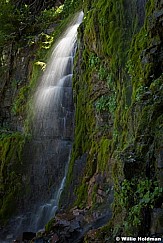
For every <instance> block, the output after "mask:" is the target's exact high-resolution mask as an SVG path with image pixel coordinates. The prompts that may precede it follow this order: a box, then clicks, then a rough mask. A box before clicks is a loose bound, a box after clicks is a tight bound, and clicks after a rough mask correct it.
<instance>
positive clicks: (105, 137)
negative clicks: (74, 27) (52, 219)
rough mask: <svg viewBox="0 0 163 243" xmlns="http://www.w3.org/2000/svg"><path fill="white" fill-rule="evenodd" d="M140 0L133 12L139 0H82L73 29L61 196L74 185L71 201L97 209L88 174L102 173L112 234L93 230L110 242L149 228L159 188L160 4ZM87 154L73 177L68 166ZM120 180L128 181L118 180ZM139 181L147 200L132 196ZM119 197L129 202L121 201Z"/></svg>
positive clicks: (95, 195)
mask: <svg viewBox="0 0 163 243" xmlns="http://www.w3.org/2000/svg"><path fill="white" fill-rule="evenodd" d="M145 3H146V1H141V4H142V5H141V6H142V9H141V11H138V9H140V1H135V2H134V3H133V2H132V3H131V1H127V0H125V1H100V0H99V1H93V2H91V3H90V2H89V3H88V1H85V3H84V12H85V18H84V21H83V24H82V25H81V27H80V29H79V38H80V40H79V47H78V52H77V56H76V62H75V69H74V79H73V84H74V86H73V88H74V95H75V96H74V101H75V109H76V116H75V139H74V145H73V150H72V156H71V160H70V167H69V171H68V177H67V184H66V189H65V192H64V198H66V191H67V190H69V189H68V188H69V187H71V188H72V185H73V188H74V191H75V195H74V197H73V198H72V197H68V198H67V199H68V200H69V203H70V204H73V203H75V205H77V206H79V207H86V206H88V205H89V206H90V205H91V207H92V209H93V208H96V206H97V205H98V208H100V206H99V204H98V203H97V194H98V189H99V188H98V186H99V184H98V183H97V182H95V184H93V183H94V182H93V183H92V181H94V178H95V177H96V175H99V174H103V175H104V174H105V175H106V184H105V183H103V184H101V185H100V186H102V190H104V191H105V190H106V188H107V189H108V188H110V186H111V185H112V184H114V202H113V205H114V207H113V217H112V220H111V221H110V222H109V224H108V225H107V226H106V228H107V229H108V232H110V233H107V232H103V230H102V229H101V230H99V232H98V234H99V235H98V237H99V238H100V234H101V237H102V239H103V240H104V239H109V242H112V241H111V238H112V239H113V237H114V236H116V235H125V234H129V235H130V234H131V235H132V233H134V235H136V236H137V235H139V233H143V234H148V233H149V232H150V219H149V218H150V210H149V208H150V207H151V208H152V207H154V206H155V205H156V204H157V205H158V204H159V200H160V199H159V198H161V193H162V192H161V189H160V188H161V186H162V180H161V179H160V178H161V174H162V172H160V171H162V169H161V168H162V167H160V166H161V165H162V162H161V161H162V159H161V158H162V147H161V142H160V140H161V138H162V135H161V134H162V121H161V118H162V112H161V111H162V97H163V95H162V90H163V89H162V88H163V87H162V71H163V70H162V62H163V60H162V55H161V53H162V47H161V46H162V44H163V43H162V32H161V23H162V20H161V16H162V12H161V11H162V10H161V3H159V1H156V0H155V1H148V2H147V3H146V6H145ZM159 138H160V140H159ZM85 153H86V154H87V159H86V163H85V165H84V167H83V168H82V176H81V178H80V180H77V178H76V176H75V173H74V172H75V170H74V167H73V166H74V165H75V161H77V160H78V159H80V158H81V157H82V156H83V154H85ZM110 168H111V171H112V173H111V175H110ZM160 169H161V170H160ZM108 176H110V179H109V180H107V177H108ZM126 180H127V183H128V185H129V187H127V186H126V187H123V183H124V182H125V181H126ZM76 181H77V183H75V182H76ZM156 181H158V182H157V183H156ZM132 183H135V184H137V185H138V188H135V187H134V186H131V185H132ZM143 183H146V184H148V183H149V184H150V183H151V184H150V186H149V187H148V189H149V190H148V191H150V192H151V194H150V195H148V196H149V197H148V196H147V195H146V193H147V192H145V191H143V193H144V194H143V195H141V196H142V198H144V197H145V199H142V198H137V199H136V200H135V199H134V198H133V197H134V196H133V194H134V191H135V190H136V191H138V190H139V189H140V188H143V185H144V184H143ZM149 184H148V185H149ZM130 187H131V188H132V189H131V191H132V193H131V191H130V190H128V189H129V188H130ZM127 188H128V189H127ZM140 190H143V189H140ZM157 190H158V191H159V192H158V191H157ZM106 191H107V190H106ZM106 191H105V192H106ZM129 191H130V192H129ZM123 192H124V195H123V196H122V195H121V193H122V194H123ZM157 192H158V194H157ZM130 193H131V198H130V199H129V198H128V196H129V194H130ZM152 193H153V194H152ZM156 194H157V196H156ZM119 195H121V196H122V199H120V198H119ZM154 195H155V196H154ZM125 197H126V198H128V205H123V206H122V204H123V203H122V201H123V199H125ZM157 197H158V198H157ZM139 200H140V201H141V200H146V204H144V205H142V204H141V205H140V204H139ZM104 201H105V200H104ZM104 201H103V202H102V203H101V204H103V205H104V204H105V203H106V201H107V199H106V201H105V202H104ZM147 201H148V202H147ZM107 203H108V204H107ZM107 203H106V204H107V205H108V208H109V203H110V202H107ZM159 207H160V205H159ZM147 215H149V217H148V216H147ZM134 217H135V218H134ZM134 220H135V221H134ZM131 221H133V223H132V224H131V227H129V224H130V222H131ZM144 222H147V223H146V227H144V226H143V225H144ZM100 232H101V233H100ZM109 234H111V237H110V236H109ZM85 241H86V242H87V237H86V239H85Z"/></svg>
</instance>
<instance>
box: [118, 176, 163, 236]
mask: <svg viewBox="0 0 163 243" xmlns="http://www.w3.org/2000/svg"><path fill="white" fill-rule="evenodd" d="M162 192H163V188H160V187H158V184H157V182H152V181H150V180H149V179H147V178H146V179H144V180H140V181H138V180H136V179H132V180H131V181H128V180H124V181H123V182H122V185H121V190H120V191H119V192H115V197H116V200H118V202H119V205H120V207H121V208H122V209H124V208H125V209H126V218H125V221H124V224H123V225H124V230H125V232H126V233H128V234H130V233H133V232H132V230H133V229H134V228H136V227H139V226H141V223H142V219H143V216H142V211H143V209H144V208H153V207H154V203H155V201H156V200H157V199H158V198H159V197H160V196H161V194H162Z"/></svg>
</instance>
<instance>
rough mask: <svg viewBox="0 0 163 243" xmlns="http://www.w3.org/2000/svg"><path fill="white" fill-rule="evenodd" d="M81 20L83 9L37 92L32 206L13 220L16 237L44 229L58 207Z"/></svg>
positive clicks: (32, 145)
mask: <svg viewBox="0 0 163 243" xmlns="http://www.w3.org/2000/svg"><path fill="white" fill-rule="evenodd" d="M82 19H83V12H80V13H78V14H77V15H76V17H75V18H74V20H73V21H72V22H71V24H70V26H69V27H68V29H67V30H66V32H65V33H64V34H63V36H62V37H61V38H60V40H59V41H58V43H57V44H56V45H55V47H54V49H53V51H52V55H51V58H50V60H49V62H48V64H47V66H46V70H45V72H44V74H43V76H42V78H41V80H40V83H39V85H38V88H37V90H36V93H35V97H34V104H35V105H34V111H35V122H34V124H33V137H34V139H33V141H32V142H30V145H29V147H28V150H30V152H27V156H26V157H27V160H28V164H29V171H28V172H27V178H30V181H29V184H30V185H31V191H30V199H28V198H27V199H28V200H30V201H29V208H28V202H27V203H26V204H25V205H27V209H26V207H25V209H26V211H27V212H28V213H26V214H23V215H21V216H19V217H17V218H16V219H13V224H12V229H14V233H13V230H11V232H12V234H13V237H17V236H18V235H20V234H21V233H22V232H24V231H32V232H36V231H38V230H40V229H42V228H44V226H45V224H46V223H47V222H48V221H49V220H50V219H51V218H52V217H53V216H54V214H55V212H56V210H57V206H58V202H59V197H60V194H61V191H62V189H63V186H64V182H65V178H66V172H67V169H66V168H67V167H68V166H67V165H68V160H69V155H70V151H71V145H72V140H73V111H74V107H73V100H72V84H71V82H72V68H73V57H74V54H75V50H76V35H77V28H78V26H79V25H80V23H81V22H82ZM29 154H30V155H29ZM28 180H29V179H28ZM31 205H32V206H31ZM33 205H34V206H33ZM31 207H32V209H31ZM5 242H7V240H6V241H5Z"/></svg>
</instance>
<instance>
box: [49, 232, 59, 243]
mask: <svg viewBox="0 0 163 243" xmlns="http://www.w3.org/2000/svg"><path fill="white" fill-rule="evenodd" d="M58 241H59V238H58V235H57V234H54V235H53V236H52V238H51V243H56V242H58Z"/></svg>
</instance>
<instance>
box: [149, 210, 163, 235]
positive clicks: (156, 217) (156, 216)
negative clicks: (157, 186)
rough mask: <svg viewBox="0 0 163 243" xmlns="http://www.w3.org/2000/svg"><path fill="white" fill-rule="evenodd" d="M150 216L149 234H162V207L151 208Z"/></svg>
mask: <svg viewBox="0 0 163 243" xmlns="http://www.w3.org/2000/svg"><path fill="white" fill-rule="evenodd" d="M151 217H152V218H151V227H150V232H151V234H154V235H155V234H160V235H161V234H163V208H155V209H153V212H152V215H151Z"/></svg>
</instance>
